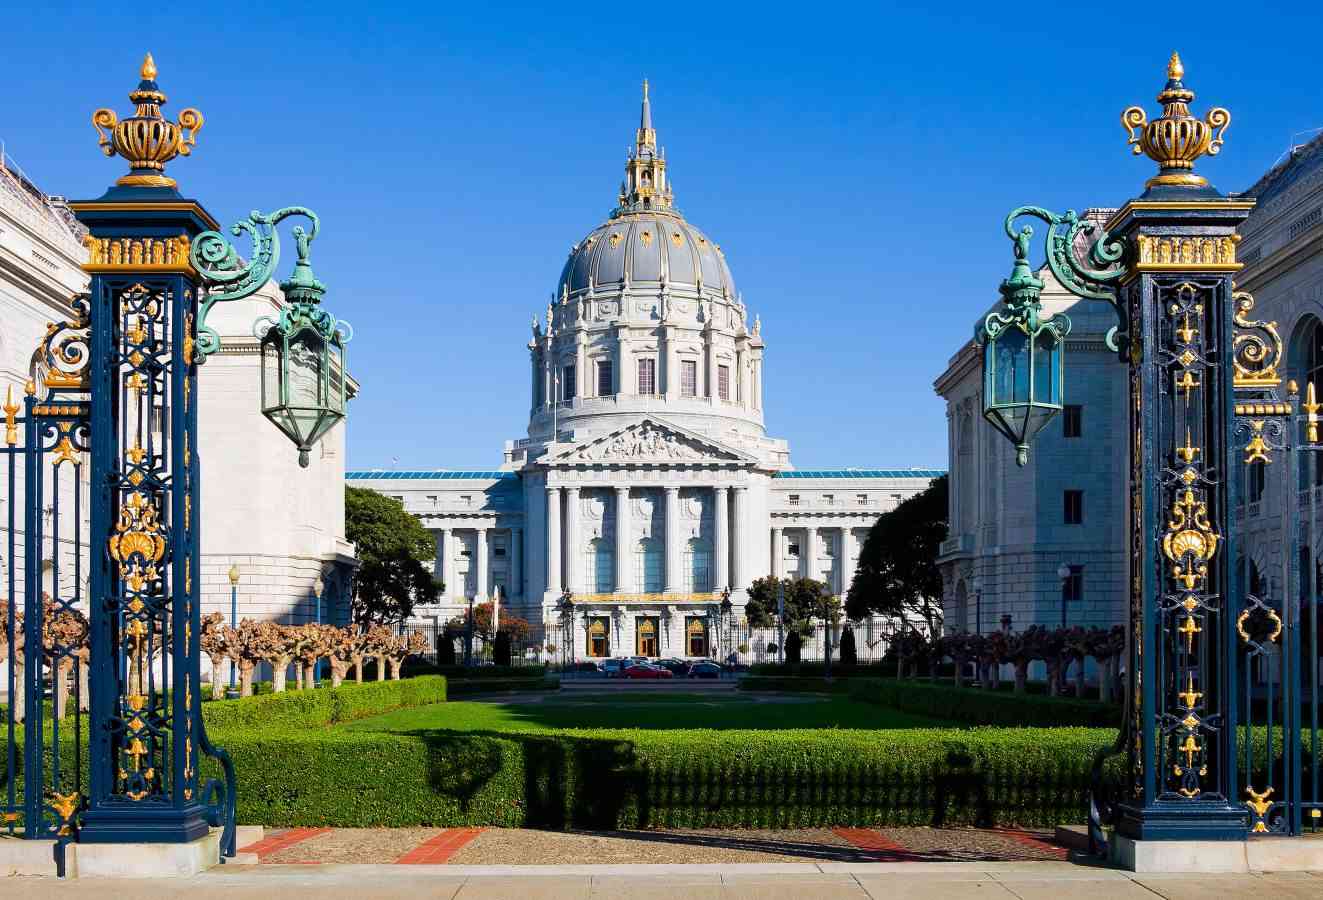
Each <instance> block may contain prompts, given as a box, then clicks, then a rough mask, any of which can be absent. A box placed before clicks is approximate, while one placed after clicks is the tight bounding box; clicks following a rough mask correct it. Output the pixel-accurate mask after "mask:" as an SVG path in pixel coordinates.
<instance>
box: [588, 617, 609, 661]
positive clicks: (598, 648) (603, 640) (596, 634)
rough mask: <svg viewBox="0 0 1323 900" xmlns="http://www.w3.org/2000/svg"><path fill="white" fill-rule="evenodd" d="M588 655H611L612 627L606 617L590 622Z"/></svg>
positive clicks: (603, 656) (600, 656)
mask: <svg viewBox="0 0 1323 900" xmlns="http://www.w3.org/2000/svg"><path fill="white" fill-rule="evenodd" d="M588 655H589V656H591V657H594V658H598V659H601V658H605V657H608V656H610V655H611V629H610V626H609V624H608V623H607V620H606V618H605V617H600V618H594V619H591V620H589V622H588Z"/></svg>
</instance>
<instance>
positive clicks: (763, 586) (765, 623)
mask: <svg viewBox="0 0 1323 900" xmlns="http://www.w3.org/2000/svg"><path fill="white" fill-rule="evenodd" d="M778 587H781V588H783V589H784V594H785V601H784V602H785V622H784V623H783V624H784V626H785V628H786V630H787V631H797V632H799V633H800V635H801V636H807V635H808V634H809V633H810V632H811V630H812V626H813V622H814V620H821V621H823V622H826V621H828V620H829V619H832V618H834V617H835V614H836V611H837V610H838V609H839V608H840V604H839V602H838V601H837V599H836V598H835V597H833V596H832V594H831V590H830V589H829V588H828V587H827V585H826V583H825V582H822V581H817V580H815V579H812V578H776V577H774V576H772V575H768V576H766V577H764V578H759V579H757V580H756V581H754V582H753V584H751V585H749V599H748V603H747V605H746V606H745V607H744V615H745V618H746V619H748V622H749V625H751V626H752V627H754V628H770V627H772V626H773V625H775V624H776V611H777V588H778Z"/></svg>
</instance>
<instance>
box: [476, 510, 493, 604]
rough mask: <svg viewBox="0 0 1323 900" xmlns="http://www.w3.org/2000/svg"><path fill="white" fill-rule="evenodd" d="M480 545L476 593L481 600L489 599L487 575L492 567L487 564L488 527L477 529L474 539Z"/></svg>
mask: <svg viewBox="0 0 1323 900" xmlns="http://www.w3.org/2000/svg"><path fill="white" fill-rule="evenodd" d="M473 542H474V543H475V544H477V545H478V553H477V556H478V577H477V578H476V579H474V582H473V583H474V586H475V590H474V592H473V593H474V595H475V596H476V597H477V598H478V600H479V602H481V601H483V600H486V599H487V576H488V574H489V572H488V569H489V568H490V567H489V566H488V564H487V529H486V528H484V527H479V528H478V529H476V537H475V538H474V541H473Z"/></svg>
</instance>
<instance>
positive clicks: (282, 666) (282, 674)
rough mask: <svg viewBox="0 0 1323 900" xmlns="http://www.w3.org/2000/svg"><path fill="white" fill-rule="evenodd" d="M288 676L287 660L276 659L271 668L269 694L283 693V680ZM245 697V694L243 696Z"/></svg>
mask: <svg viewBox="0 0 1323 900" xmlns="http://www.w3.org/2000/svg"><path fill="white" fill-rule="evenodd" d="M288 676H289V660H287V659H278V660H276V661H275V662H274V663H273V664H272V666H271V693H273V694H283V693H284V692H285V679H286V678H287V677H288ZM244 696H245V697H247V696H248V695H247V694H244Z"/></svg>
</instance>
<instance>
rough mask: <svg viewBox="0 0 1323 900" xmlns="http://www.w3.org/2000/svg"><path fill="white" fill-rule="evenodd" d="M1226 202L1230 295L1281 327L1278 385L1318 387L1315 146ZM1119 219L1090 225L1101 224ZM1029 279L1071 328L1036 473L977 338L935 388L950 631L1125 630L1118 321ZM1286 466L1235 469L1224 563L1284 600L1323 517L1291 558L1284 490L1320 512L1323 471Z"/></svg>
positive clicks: (1321, 290)
mask: <svg viewBox="0 0 1323 900" xmlns="http://www.w3.org/2000/svg"><path fill="white" fill-rule="evenodd" d="M1230 196H1231V197H1233V198H1250V199H1253V200H1255V207H1254V211H1253V212H1252V213H1251V214H1250V217H1249V218H1248V219H1247V220H1246V221H1245V223H1244V225H1242V226H1241V228H1240V237H1241V240H1240V242H1239V245H1238V246H1237V248H1236V258H1237V261H1238V262H1240V263H1241V264H1242V265H1243V268H1241V270H1240V271H1239V272H1238V273H1237V274H1236V286H1237V288H1238V289H1240V290H1244V291H1248V292H1250V293H1251V294H1252V295H1253V296H1254V299H1255V306H1254V310H1253V318H1255V319H1264V320H1267V321H1272V322H1276V323H1277V331H1278V334H1279V335H1280V337H1281V340H1282V341H1283V346H1284V358H1285V359H1284V361H1285V367H1284V371H1283V375H1284V377H1285V378H1286V379H1290V380H1294V381H1296V382H1297V383H1298V384H1299V385H1300V387H1301V390H1302V391H1303V390H1304V385H1305V384H1306V383H1308V382H1312V383H1313V384H1314V386H1315V387H1316V388H1319V389H1321V390H1323V134H1320V135H1318V136H1316V137H1314V138H1313V139H1312V140H1310V141H1308V142H1306V143H1304V144H1301V145H1299V146H1296V147H1293V148H1292V149H1291V150H1290V152H1288V153H1287V154H1286V155H1285V157H1284V158H1283V159H1282V160H1280V161H1279V162H1278V163H1277V164H1276V165H1274V166H1273V167H1272V168H1271V169H1270V170H1269V171H1268V172H1267V173H1265V174H1264V175H1263V177H1262V178H1260V179H1259V180H1258V181H1257V182H1255V183H1254V184H1253V185H1251V186H1250V188H1249V189H1248V190H1246V191H1244V192H1241V193H1239V194H1231V195H1230ZM1112 212H1114V210H1109V209H1096V210H1088V211H1087V212H1086V215H1087V216H1089V217H1090V218H1092V219H1093V220H1094V221H1095V222H1096V223H1097V224H1099V225H1103V224H1104V223H1105V222H1106V220H1107V219H1108V218H1109V217H1110V215H1111V213H1112ZM1038 277H1039V278H1041V279H1042V280H1043V281H1044V282H1045V285H1046V286H1045V288H1044V291H1043V297H1042V299H1043V308H1044V311H1045V312H1049V313H1057V312H1065V313H1067V314H1068V315H1069V316H1070V319H1071V322H1072V323H1073V325H1074V327H1073V328H1072V329H1071V333H1070V336H1069V337H1068V338H1067V340H1066V358H1065V359H1066V377H1065V396H1066V403H1067V405H1066V407H1065V409H1064V410H1063V412H1062V413H1061V414H1060V415H1058V416H1057V417H1056V418H1055V420H1054V421H1052V422H1050V423H1048V425H1047V427H1046V428H1044V429H1043V430H1042V431H1041V432H1040V433H1039V435H1038V437H1037V438H1036V440H1035V442H1034V448H1033V451H1032V454H1031V457H1030V463H1029V465H1028V466H1026V467H1024V468H1020V467H1018V466H1017V465H1016V464H1015V448H1014V447H1013V446H1012V445H1011V444H1010V443H1009V442H1008V441H1007V440H1006V439H1005V438H1004V437H1003V436H1002V435H1000V434H999V433H997V432H996V431H995V430H994V429H993V428H992V427H991V426H989V425H988V424H987V423H986V422H985V421H984V420H983V418H982V356H981V352H980V349H979V348H978V347H977V346H975V345H974V344H973V342H972V341H971V342H968V343H965V344H963V345H962V346H961V347H960V348H959V349H958V350H957V351H956V353H955V355H954V356H952V357H951V360H950V363H949V364H948V366H947V368H946V370H945V371H944V372H943V373H942V374H941V375H940V376H939V377H938V378H937V380H936V382H935V383H934V388H935V390H936V392H937V394H938V395H940V396H941V397H942V398H943V400H944V401H945V402H946V408H947V419H948V422H949V424H950V432H949V434H950V441H949V457H948V459H949V468H950V472H951V484H950V511H949V512H950V519H949V521H950V533H949V536H948V539H947V541H946V543H944V544H943V545H942V548H941V557H940V559H939V567H940V569H941V572H942V579H943V608H944V611H945V621H946V626H947V628H948V629H952V630H958V631H968V632H972V633H984V634H986V633H987V632H988V631H990V630H996V629H998V628H1000V627H1002V622H1003V619H1006V620H1007V621H1009V622H1010V625H1011V627H1012V629H1013V630H1015V631H1021V630H1023V629H1025V628H1028V627H1029V626H1030V625H1047V626H1056V625H1060V624H1061V623H1063V622H1065V623H1066V624H1068V625H1086V626H1089V625H1097V626H1110V625H1115V624H1120V623H1122V622H1123V621H1124V616H1125V611H1126V603H1127V599H1126V598H1127V593H1126V578H1127V576H1128V562H1127V549H1126V548H1127V519H1126V516H1127V509H1126V493H1125V486H1126V484H1127V483H1128V482H1127V479H1128V477H1129V476H1128V471H1127V466H1128V464H1129V448H1128V438H1127V435H1128V434H1129V422H1128V410H1127V406H1126V401H1127V384H1126V376H1127V367H1126V366H1124V365H1122V364H1120V363H1119V362H1118V361H1117V359H1116V354H1115V353H1113V352H1111V351H1109V350H1108V349H1107V348H1106V345H1105V344H1104V343H1103V339H1104V337H1105V335H1106V332H1107V329H1108V328H1110V327H1111V326H1112V325H1114V324H1115V317H1114V315H1113V313H1112V311H1111V309H1110V308H1109V307H1108V306H1107V304H1105V303H1096V302H1095V303H1090V302H1088V301H1083V300H1080V299H1079V298H1078V297H1076V296H1074V295H1073V294H1070V293H1068V292H1067V291H1065V290H1064V289H1063V288H1062V287H1061V286H1060V285H1058V284H1057V283H1056V282H1055V280H1054V279H1053V278H1052V275H1051V272H1050V271H1048V270H1047V269H1046V268H1044V269H1043V270H1041V271H1039V272H1038ZM1000 305H1001V304H1000V302H998V303H997V306H1000ZM991 308H992V307H989V308H988V309H989V310H990V309H991ZM987 311H988V310H985V311H984V312H983V313H981V314H980V315H979V316H978V318H977V320H976V321H982V319H983V317H984V315H986V313H987ZM1285 467H1286V462H1285V457H1284V456H1282V457H1280V461H1279V462H1275V463H1273V464H1271V465H1265V464H1264V463H1263V462H1262V461H1255V462H1253V463H1251V464H1250V465H1248V466H1244V467H1238V468H1237V471H1235V472H1234V473H1233V476H1234V477H1238V478H1243V479H1245V483H1244V489H1243V491H1242V492H1241V494H1240V496H1241V499H1242V501H1243V502H1242V503H1241V504H1240V505H1239V506H1238V507H1237V508H1236V509H1234V510H1233V511H1232V514H1233V516H1234V519H1233V523H1234V527H1235V528H1236V529H1238V530H1239V531H1240V533H1241V535H1242V536H1243V539H1242V541H1241V543H1240V547H1241V549H1242V550H1243V552H1244V554H1245V555H1244V557H1243V558H1240V559H1237V560H1233V566H1234V571H1235V572H1236V573H1237V577H1241V578H1244V579H1246V583H1247V584H1252V585H1254V586H1255V590H1256V591H1257V592H1259V593H1262V594H1264V595H1266V596H1268V597H1273V598H1280V597H1281V596H1282V593H1283V592H1284V590H1285V585H1286V584H1287V583H1288V581H1287V577H1286V576H1287V566H1288V565H1290V564H1291V563H1292V562H1293V561H1295V560H1301V559H1308V558H1309V557H1313V558H1315V559H1317V558H1318V556H1319V554H1320V552H1321V551H1323V514H1321V515H1319V519H1318V523H1317V524H1316V526H1315V528H1314V532H1313V533H1314V535H1315V541H1316V543H1315V546H1314V547H1312V548H1309V547H1303V546H1302V547H1294V548H1292V547H1289V546H1288V542H1287V541H1286V540H1285V539H1284V538H1283V534H1282V531H1283V526H1282V518H1283V513H1282V509H1283V500H1284V491H1286V490H1298V491H1299V501H1300V503H1301V504H1302V506H1305V507H1307V505H1308V504H1309V503H1310V502H1313V504H1314V509H1315V510H1316V511H1319V510H1321V509H1323V465H1321V466H1319V467H1317V469H1316V471H1315V474H1314V477H1313V482H1312V483H1309V481H1308V479H1309V476H1308V472H1307V470H1306V469H1305V467H1304V464H1303V463H1302V471H1301V474H1300V476H1299V479H1298V483H1296V484H1294V485H1286V484H1284V476H1285V471H1286V469H1285ZM1063 574H1064V575H1065V577H1064V578H1063V577H1062V575H1063ZM1320 578H1323V572H1321V573H1320Z"/></svg>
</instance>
